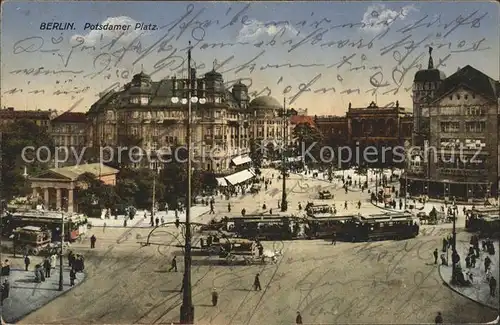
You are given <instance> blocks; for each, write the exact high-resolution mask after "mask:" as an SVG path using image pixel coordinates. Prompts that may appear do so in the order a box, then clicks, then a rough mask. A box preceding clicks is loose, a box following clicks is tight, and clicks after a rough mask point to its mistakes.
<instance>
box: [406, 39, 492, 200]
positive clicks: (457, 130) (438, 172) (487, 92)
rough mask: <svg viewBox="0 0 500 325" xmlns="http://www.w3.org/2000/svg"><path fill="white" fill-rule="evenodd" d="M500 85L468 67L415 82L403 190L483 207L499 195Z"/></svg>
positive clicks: (425, 74)
mask: <svg viewBox="0 0 500 325" xmlns="http://www.w3.org/2000/svg"><path fill="white" fill-rule="evenodd" d="M499 103H500V83H499V82H498V81H496V80H493V79H492V78H490V77H488V76H487V75H485V74H484V73H482V72H481V71H478V70H476V69H474V68H473V67H471V66H470V65H467V66H465V67H463V68H461V69H459V70H458V71H457V72H455V73H454V74H452V75H451V76H449V77H446V76H445V74H444V73H443V72H442V71H440V70H439V69H436V68H434V63H433V59H432V48H429V63H428V67H427V69H425V70H420V71H418V72H417V73H416V74H415V77H414V81H413V135H412V141H411V142H412V143H411V147H410V144H407V166H406V174H405V177H402V178H401V183H402V184H401V185H402V186H401V188H402V191H403V192H404V191H405V189H406V191H407V192H408V193H409V194H410V195H411V196H419V195H427V196H429V197H431V198H440V199H445V200H446V199H447V200H451V199H453V198H455V199H456V200H457V201H467V202H475V201H477V202H482V201H484V200H485V199H487V198H490V197H494V198H496V197H497V196H498V184H497V182H498V180H497V179H498V134H499V130H498V126H499V125H498V124H499V122H498V120H499V111H498V110H499Z"/></svg>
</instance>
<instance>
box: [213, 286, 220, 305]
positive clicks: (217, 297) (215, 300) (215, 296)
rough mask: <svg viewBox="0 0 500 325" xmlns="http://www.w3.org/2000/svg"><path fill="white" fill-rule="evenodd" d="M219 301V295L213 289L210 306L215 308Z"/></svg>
mask: <svg viewBox="0 0 500 325" xmlns="http://www.w3.org/2000/svg"><path fill="white" fill-rule="evenodd" d="M218 301H219V294H218V293H217V290H215V288H214V289H213V290H212V306H214V307H215V306H217V302H218Z"/></svg>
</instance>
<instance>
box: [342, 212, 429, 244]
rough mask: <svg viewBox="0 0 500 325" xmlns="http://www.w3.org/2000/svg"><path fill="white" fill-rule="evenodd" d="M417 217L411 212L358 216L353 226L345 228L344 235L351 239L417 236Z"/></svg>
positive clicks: (368, 239)
mask: <svg viewBox="0 0 500 325" xmlns="http://www.w3.org/2000/svg"><path fill="white" fill-rule="evenodd" d="M419 229H420V226H419V223H418V219H417V218H414V217H413V216H412V215H411V214H406V213H404V214H387V215H373V216H370V217H368V218H367V217H363V216H361V217H359V218H358V220H356V221H354V223H353V227H350V228H349V229H346V231H347V233H345V234H344V236H345V237H347V238H351V241H370V240H384V239H396V240H399V239H408V238H414V237H416V236H418V233H419Z"/></svg>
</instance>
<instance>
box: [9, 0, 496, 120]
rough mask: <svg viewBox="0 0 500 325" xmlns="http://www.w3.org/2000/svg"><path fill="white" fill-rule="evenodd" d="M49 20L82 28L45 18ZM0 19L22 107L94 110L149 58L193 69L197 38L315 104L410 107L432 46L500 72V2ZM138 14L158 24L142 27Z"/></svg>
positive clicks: (270, 88) (256, 6)
mask: <svg viewBox="0 0 500 325" xmlns="http://www.w3.org/2000/svg"><path fill="white" fill-rule="evenodd" d="M43 22H61V23H62V22H68V23H74V29H73V30H66V31H54V30H51V31H49V30H41V29H40V25H41V23H43ZM1 23H2V38H1V52H2V60H1V61H2V62H1V64H2V70H1V73H2V75H1V82H2V83H1V91H2V105H3V106H14V107H16V108H18V109H49V108H52V109H57V110H60V111H63V110H68V109H70V108H72V109H74V110H75V111H86V110H88V108H89V107H90V105H92V103H93V102H95V101H96V100H97V98H98V97H97V96H98V94H99V93H100V92H102V91H104V90H106V89H110V88H113V87H120V86H121V85H123V84H124V83H126V82H128V81H130V79H131V77H132V75H133V74H135V73H138V72H140V71H141V70H143V71H144V72H146V73H148V74H151V75H152V79H153V80H160V79H163V78H169V77H172V76H174V75H176V76H177V77H182V76H185V72H184V70H183V69H184V68H185V67H186V65H187V63H186V47H187V44H188V42H189V41H191V42H192V45H193V59H194V62H195V64H196V66H198V74H203V73H206V72H208V71H209V70H211V69H212V68H213V67H214V66H215V68H216V70H218V71H219V72H221V73H223V76H224V79H225V81H226V82H227V83H228V86H230V85H231V83H233V82H235V81H236V80H240V79H241V80H242V81H243V82H244V83H246V84H248V85H250V91H251V92H252V93H253V96H257V95H268V94H269V93H270V94H271V95H272V96H274V97H276V98H277V99H278V100H279V101H280V102H281V101H282V100H283V97H286V99H287V101H288V103H289V104H290V105H291V106H293V107H296V108H308V110H309V114H318V115H322V114H344V112H345V110H346V109H347V107H348V104H349V102H352V105H353V106H368V104H369V103H370V102H371V101H372V100H373V101H376V102H377V103H378V104H379V105H385V104H387V103H389V102H394V101H396V100H399V102H400V104H401V105H402V106H406V107H411V90H410V87H411V84H412V80H413V76H414V74H415V72H416V71H417V70H418V69H419V68H421V67H423V68H425V67H426V66H427V61H428V47H429V46H432V47H433V48H434V51H433V57H434V62H435V65H438V64H439V62H440V61H443V62H442V65H441V66H440V69H441V70H443V71H444V72H445V73H446V75H451V74H452V73H454V72H456V71H457V69H458V68H459V67H463V66H465V65H467V64H471V65H472V66H473V67H475V68H476V69H479V70H481V71H483V72H485V73H486V74H488V75H489V76H490V77H492V78H494V79H499V39H500V35H499V29H498V26H499V7H498V5H497V4H496V3H494V2H484V3H481V2H470V3H466V2H439V3H438V2H435V3H433V2H412V3H409V2H386V3H375V2H350V3H345V2H342V3H341V2H304V3H303V2H277V3H273V2H259V3H252V4H246V3H243V2H237V3H212V2H197V3H196V2H194V3H192V4H189V3H187V2H140V3H139V2H58V3H50V2H43V3H36V2H29V3H28V2H14V1H12V2H8V3H5V4H3V5H2V21H1ZM138 23H139V24H140V23H143V24H145V25H149V24H152V25H156V26H157V30H154V31H147V30H140V29H139V30H135V27H136V24H138ZM86 24H93V25H96V24H126V25H131V27H130V30H129V31H127V32H125V34H123V33H122V32H116V31H96V30H94V31H91V30H90V29H87V30H84V27H85V25H86ZM344 61H345V62H344Z"/></svg>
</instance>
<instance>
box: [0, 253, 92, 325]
mask: <svg viewBox="0 0 500 325" xmlns="http://www.w3.org/2000/svg"><path fill="white" fill-rule="evenodd" d="M5 255H6V254H3V257H6V256H5ZM9 260H10V261H11V263H12V270H11V273H10V275H9V276H5V277H3V276H2V277H1V281H2V283H3V282H4V280H5V279H7V280H8V281H9V283H10V294H9V298H7V299H6V300H5V301H4V303H3V306H2V307H0V314H1V315H2V319H3V320H4V321H6V322H8V323H12V322H15V321H17V320H19V319H21V318H22V317H24V316H25V315H26V314H29V313H31V312H33V311H35V310H37V309H39V308H40V307H42V306H44V305H45V304H47V303H48V302H50V301H52V300H54V299H55V298H57V297H58V296H60V295H62V294H65V293H66V292H67V291H68V290H70V289H72V287H71V286H70V280H69V271H70V269H69V267H68V266H67V265H65V267H64V271H63V291H59V262H58V264H57V267H56V268H53V269H52V271H51V276H50V278H46V279H45V281H44V282H40V283H36V282H35V274H34V265H35V264H36V263H41V258H39V257H31V261H32V264H31V266H30V268H29V270H28V271H25V270H24V265H23V263H24V262H23V261H24V259H23V258H20V257H17V258H13V257H9ZM65 263H66V261H65ZM84 279H85V273H78V274H77V279H76V280H75V286H76V285H78V284H80V283H81V282H83V281H84ZM73 288H74V287H73Z"/></svg>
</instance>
